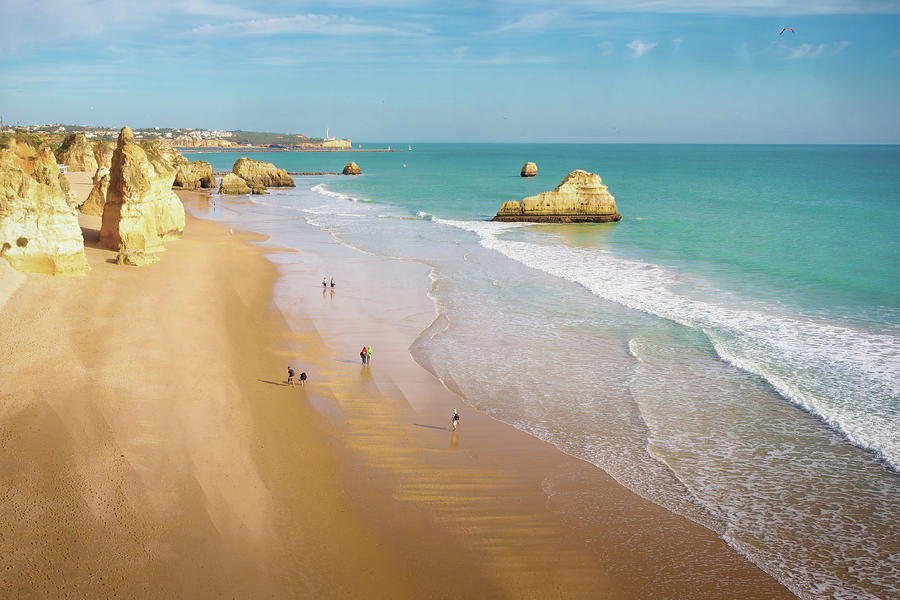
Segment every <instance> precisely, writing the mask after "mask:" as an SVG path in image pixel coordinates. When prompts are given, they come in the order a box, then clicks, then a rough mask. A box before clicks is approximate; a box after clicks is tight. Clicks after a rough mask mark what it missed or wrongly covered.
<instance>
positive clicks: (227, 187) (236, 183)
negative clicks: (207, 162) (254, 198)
mask: <svg viewBox="0 0 900 600" xmlns="http://www.w3.org/2000/svg"><path fill="white" fill-rule="evenodd" d="M252 192H253V190H251V189H250V186H249V185H247V182H246V181H244V180H243V179H241V178H240V177H238V176H237V175H235V174H234V173H226V174H225V177H223V178H222V185H221V186H219V193H220V194H227V195H229V196H243V195H244V194H250V193H252Z"/></svg>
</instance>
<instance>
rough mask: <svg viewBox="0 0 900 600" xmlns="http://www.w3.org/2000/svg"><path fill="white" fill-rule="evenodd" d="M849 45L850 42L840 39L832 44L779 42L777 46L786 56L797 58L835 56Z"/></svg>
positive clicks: (792, 58)
mask: <svg viewBox="0 0 900 600" xmlns="http://www.w3.org/2000/svg"><path fill="white" fill-rule="evenodd" d="M849 45H850V42H848V41H847V40H841V41H840V42H835V43H834V44H826V43H820V44H800V45H799V46H788V45H785V44H779V46H778V48H779V50H780V51H781V52H782V53H783V54H784V56H785V57H786V58H788V59H791V60H794V59H797V58H818V57H820V56H835V55H836V54H840V53H841V52H843V51H844V49H845V48H846V47H847V46H849Z"/></svg>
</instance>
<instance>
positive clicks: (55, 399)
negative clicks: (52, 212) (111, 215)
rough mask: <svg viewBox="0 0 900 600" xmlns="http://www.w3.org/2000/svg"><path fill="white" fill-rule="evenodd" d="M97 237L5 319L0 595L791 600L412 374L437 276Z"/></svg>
mask: <svg viewBox="0 0 900 600" xmlns="http://www.w3.org/2000/svg"><path fill="white" fill-rule="evenodd" d="M88 179H89V177H88ZM74 187H75V186H73V188H74ZM85 195H86V192H85ZM182 197H183V198H185V199H186V202H187V203H188V204H190V205H191V206H197V207H202V206H204V203H205V200H204V199H203V198H202V196H199V195H195V194H183V195H182ZM201 210H202V208H201ZM82 226H83V230H84V232H85V238H86V245H87V246H88V247H87V255H88V260H89V262H90V264H91V267H92V271H91V272H90V273H89V274H88V275H87V276H85V277H75V278H53V277H49V276H41V275H29V276H27V277H26V279H25V281H24V283H22V284H21V285H20V286H18V287H17V289H15V290H14V291H13V292H12V293H11V295H10V296H9V300H8V301H7V303H6V305H5V306H3V308H2V311H0V343H2V345H3V347H4V349H5V351H6V352H5V353H6V355H7V357H8V359H7V360H6V361H3V362H2V363H0V381H2V382H3V385H2V386H0V448H2V453H0V463H2V464H0V494H2V502H0V522H2V523H3V524H4V527H3V529H2V532H0V557H2V558H0V560H2V561H3V564H2V565H0V573H2V577H0V596H3V597H16V596H30V597H63V596H66V595H69V596H71V597H101V596H109V597H154V598H155V597H173V596H174V597H192V598H199V597H222V596H228V597H241V598H249V597H270V596H287V597H319V598H340V597H368V598H420V597H428V598H451V597H453V598H458V597H463V598H547V597H562V598H638V597H640V598H735V597H740V598H779V597H792V596H791V594H790V593H789V592H788V591H787V590H786V589H785V588H783V587H782V586H780V585H778V584H777V583H776V582H775V581H774V580H772V579H771V578H769V577H768V576H767V575H765V574H764V573H763V572H762V571H760V570H759V569H757V568H756V567H755V566H753V565H752V564H750V563H748V562H747V561H746V560H744V559H743V558H742V557H740V556H739V555H738V554H737V553H736V552H734V551H733V550H731V549H730V548H729V547H728V546H727V545H726V544H725V543H724V542H723V541H722V540H721V539H719V538H718V537H717V536H716V535H715V534H714V533H713V532H710V531H709V530H707V529H705V528H702V527H700V526H699V525H696V524H694V523H691V522H689V521H687V520H685V519H682V518H680V517H677V516H675V515H672V514H671V513H668V512H667V511H665V510H663V509H661V508H659V507H657V506H655V505H653V504H651V503H649V502H646V501H643V500H642V499H640V498H638V497H636V496H634V495H633V494H631V493H630V492H628V491H627V490H625V489H624V488H622V487H621V486H619V485H618V484H617V483H615V482H614V481H613V480H611V479H610V478H609V477H607V476H606V475H605V474H604V473H603V472H602V471H600V470H599V469H596V468H595V467H593V466H591V465H588V464H586V463H584V462H582V461H579V460H576V459H573V458H571V457H569V456H567V455H565V454H562V453H561V452H559V451H557V450H556V449H555V448H553V447H552V446H550V445H548V444H545V443H543V442H540V441H539V440H536V439H535V438H532V437H530V436H528V435H526V434H523V433H521V432H519V431H516V430H515V429H513V428H511V427H509V426H506V425H504V424H501V423H499V422H497V421H494V420H493V419H491V418H489V417H487V416H485V415H482V414H480V413H479V412H478V411H477V410H475V409H474V408H472V407H469V406H466V405H465V404H463V403H462V401H461V400H460V399H459V398H458V397H457V396H455V395H454V394H453V393H452V392H450V391H449V390H448V389H447V388H445V387H444V386H443V385H442V384H441V383H440V382H439V381H437V380H436V379H435V378H434V377H432V376H431V375H430V374H429V373H428V372H427V371H426V370H424V369H422V368H421V367H420V366H419V365H417V364H416V363H415V362H414V361H413V360H412V358H411V356H410V354H409V347H410V345H411V344H412V343H413V341H414V339H415V337H416V335H417V334H418V332H419V331H421V330H422V329H424V328H425V327H426V326H427V325H428V323H429V322H430V321H431V319H432V318H433V316H434V311H433V307H432V306H431V302H430V300H428V298H427V296H426V295H425V292H426V291H427V284H428V279H427V269H426V267H424V266H423V265H419V264H416V263H408V262H400V261H391V260H388V259H383V258H379V257H374V256H370V255H365V254H361V253H357V252H355V251H353V250H350V249H348V248H346V247H343V246H340V245H339V244H337V243H335V242H334V241H333V240H332V239H331V238H330V237H329V236H327V235H326V234H324V233H323V232H318V231H315V232H312V233H311V234H310V236H309V238H308V244H307V245H306V246H304V248H301V249H299V252H292V253H291V254H290V258H291V260H290V261H289V262H285V261H284V260H283V259H284V257H285V254H284V253H275V255H273V256H272V257H271V258H272V259H273V260H275V261H276V262H279V263H284V264H282V265H281V267H280V268H279V267H276V265H274V264H273V263H272V262H270V261H268V260H266V258H265V257H264V254H265V253H266V252H270V253H271V250H266V249H264V248H263V247H261V246H260V245H258V244H251V243H249V242H251V241H254V240H257V241H260V238H259V236H256V235H254V234H249V233H241V232H234V233H233V234H232V233H229V231H228V229H227V228H224V227H221V226H218V225H215V224H212V223H208V222H204V221H201V220H198V219H195V218H191V217H189V218H188V225H187V228H186V232H185V238H184V239H183V240H180V241H177V242H172V243H169V244H167V250H166V252H165V253H163V254H162V255H161V259H162V260H161V261H160V262H159V263H157V264H155V265H150V266H147V267H141V268H136V267H124V266H118V265H115V264H112V263H111V262H109V260H110V259H111V258H113V257H114V254H115V253H114V252H111V251H108V250H104V249H100V248H97V247H96V242H97V237H98V231H97V230H98V229H99V219H98V218H87V217H82ZM279 257H280V258H279ZM324 274H335V275H337V274H340V277H339V278H338V277H336V278H337V279H338V287H336V288H335V290H334V293H333V294H332V292H331V290H322V288H321V284H320V281H321V277H322V275H324ZM279 275H281V276H282V279H280V280H279V279H278V277H279ZM279 281H280V282H281V283H277V282H279ZM285 282H289V284H286V283H285ZM276 284H277V285H276ZM273 289H276V290H277V295H275V296H274V297H273ZM370 343H371V344H374V348H375V355H374V357H373V361H372V364H371V365H369V366H368V367H363V366H362V365H361V364H360V361H359V356H358V353H359V350H360V348H361V347H362V345H364V344H370ZM288 364H290V365H292V366H293V367H294V368H295V369H296V370H297V371H298V373H299V372H300V371H306V372H307V373H309V375H310V381H309V383H308V384H307V386H306V387H305V388H300V387H299V386H297V387H290V386H287V385H286V384H285V379H286V368H287V365H288ZM453 407H457V408H459V409H460V412H461V413H462V422H461V425H460V430H459V432H458V433H457V434H456V435H453V434H452V432H451V431H450V429H449V416H450V412H451V409H452V408H453Z"/></svg>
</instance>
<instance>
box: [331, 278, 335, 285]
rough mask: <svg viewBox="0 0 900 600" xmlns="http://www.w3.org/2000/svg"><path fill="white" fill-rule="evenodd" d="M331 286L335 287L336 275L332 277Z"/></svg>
mask: <svg viewBox="0 0 900 600" xmlns="http://www.w3.org/2000/svg"><path fill="white" fill-rule="evenodd" d="M331 287H334V277H332V278H331Z"/></svg>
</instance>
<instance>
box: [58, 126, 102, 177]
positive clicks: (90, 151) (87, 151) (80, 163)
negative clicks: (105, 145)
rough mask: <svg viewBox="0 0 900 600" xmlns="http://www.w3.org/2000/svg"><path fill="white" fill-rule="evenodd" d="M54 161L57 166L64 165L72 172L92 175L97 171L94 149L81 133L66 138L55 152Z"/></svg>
mask: <svg viewBox="0 0 900 600" xmlns="http://www.w3.org/2000/svg"><path fill="white" fill-rule="evenodd" d="M56 159H57V160H58V161H59V164H61V165H66V166H67V167H69V168H70V169H72V170H73V171H87V172H88V173H93V172H95V171H96V170H97V159H96V158H94V148H93V147H92V146H91V145H90V144H89V143H88V141H87V138H85V137H84V134H83V133H73V134H71V135H69V136H66V139H65V140H63V143H62V146H61V147H60V149H59V150H57V151H56Z"/></svg>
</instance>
